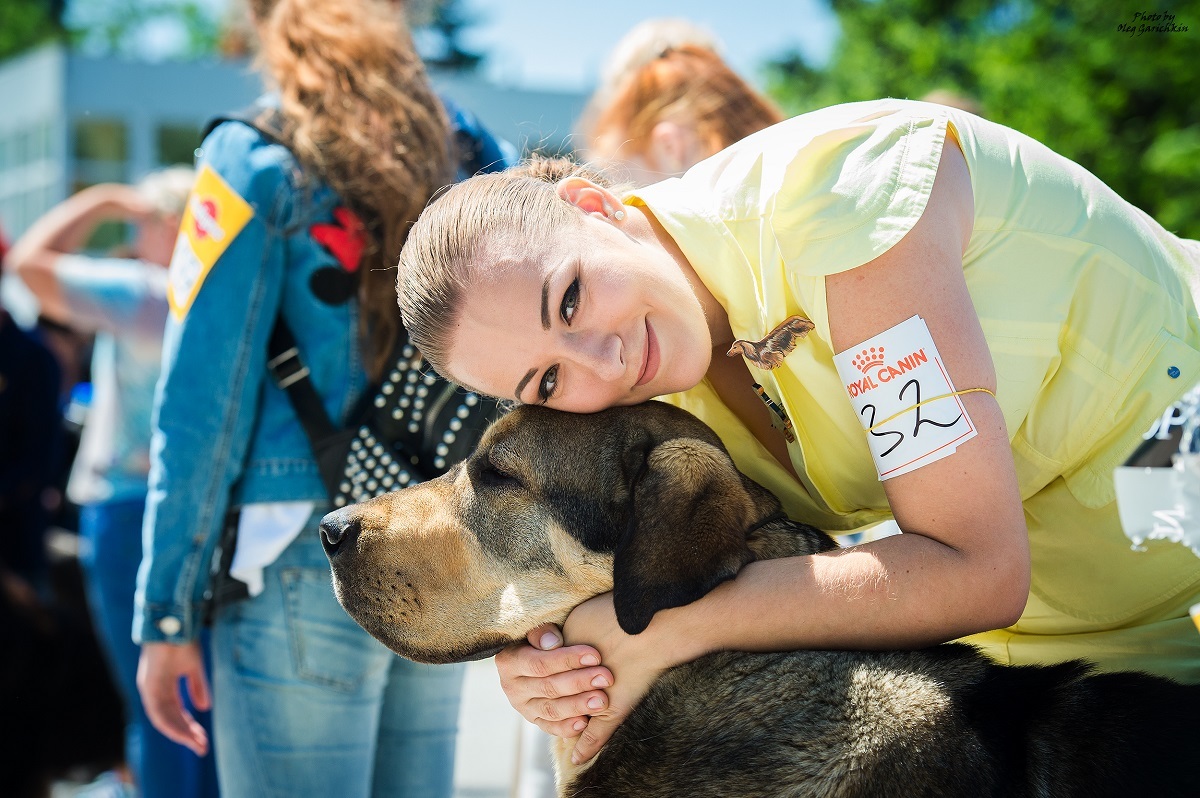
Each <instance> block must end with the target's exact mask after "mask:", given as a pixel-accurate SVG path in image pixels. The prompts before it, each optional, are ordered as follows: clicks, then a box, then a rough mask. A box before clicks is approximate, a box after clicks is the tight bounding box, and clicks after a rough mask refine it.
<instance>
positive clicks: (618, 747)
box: [321, 402, 1200, 798]
mask: <svg viewBox="0 0 1200 798" xmlns="http://www.w3.org/2000/svg"><path fill="white" fill-rule="evenodd" d="M779 511H780V504H779V501H778V499H777V498H776V497H775V496H773V495H772V494H770V493H769V492H768V491H766V490H765V489H764V488H762V487H761V486H759V485H757V484H756V483H754V482H752V481H751V480H749V479H748V478H747V477H745V476H744V475H742V474H741V473H740V472H738V471H737V469H736V468H735V467H734V465H733V462H732V461H731V460H730V458H729V456H728V454H727V453H726V451H725V449H724V448H723V447H722V445H721V442H720V440H719V439H718V438H717V437H716V435H715V434H714V433H713V432H712V430H710V429H709V428H708V427H707V426H705V425H704V424H702V423H700V422H699V421H698V420H697V419H695V418H694V417H693V416H691V415H689V414H687V413H685V412H683V411H680V410H677V409H675V408H673V407H670V406H667V405H665V404H661V403H658V402H651V403H649V404H645V405H641V406H638V407H630V408H617V409H613V410H608V411H605V412H603V413H597V414H594V415H586V416H580V415H567V414H563V413H558V412H555V411H551V410H545V409H542V408H536V407H527V406H526V407H519V408H517V409H516V410H514V411H513V412H511V413H509V414H508V415H507V416H505V417H504V418H502V419H500V420H499V421H497V422H496V423H495V424H494V425H493V426H492V428H491V429H490V430H489V431H488V432H487V434H486V435H485V436H484V437H483V439H482V441H481V442H480V444H479V447H478V448H477V449H476V451H475V452H474V454H473V455H471V457H470V458H468V459H467V460H466V461H465V462H463V463H461V464H460V465H458V466H456V467H455V468H454V469H453V470H452V471H450V472H449V473H447V474H446V475H445V476H443V477H441V478H440V479H436V480H434V481H432V482H427V483H425V484H422V485H418V486H415V487H411V488H408V489H406V490H402V491H399V492H396V493H391V494H388V495H386V496H382V497H380V498H377V499H373V500H372V501H369V502H366V503H364V504H361V505H357V506H353V507H349V508H346V509H343V510H339V511H337V512H335V513H331V514H330V515H328V516H326V517H325V519H324V521H323V522H322V525H321V526H322V537H323V540H324V544H325V548H326V551H327V553H328V554H329V559H330V562H331V563H332V565H333V576H334V588H335V590H336V592H337V596H338V599H339V601H341V603H342V606H343V607H345V609H346V610H347V612H349V613H350V615H351V616H353V617H354V619H355V620H356V621H358V623H359V624H361V625H362V626H363V627H364V628H365V629H366V630H367V631H369V632H370V633H371V634H372V635H374V636H375V637H377V638H378V639H379V640H381V641H383V642H384V643H385V644H386V645H388V646H389V647H390V648H391V649H392V650H393V651H395V652H397V653H399V654H401V655H402V656H405V657H408V658H410V659H413V660H417V661H420V662H452V661H459V660H466V659H472V658H479V657H485V656H488V655H491V654H494V653H495V652H496V651H498V650H499V649H500V648H501V647H503V646H506V645H508V644H510V643H512V642H514V641H520V640H524V639H525V634H526V632H527V631H528V630H529V629H531V628H533V627H534V626H536V625H538V624H541V623H546V622H552V623H559V624H561V623H562V622H563V620H564V619H565V618H566V617H567V614H568V613H569V612H570V611H571V609H572V608H573V607H575V606H576V605H577V604H579V603H581V602H582V601H584V600H586V599H588V598H591V597H592V596H594V595H597V594H599V593H602V592H605V591H607V590H610V589H611V590H612V591H613V600H614V603H615V605H616V610H617V617H618V620H619V622H620V623H621V626H622V628H623V629H625V631H627V632H629V633H637V632H640V631H642V630H643V629H645V627H646V625H647V624H648V623H649V622H650V619H651V617H652V616H653V615H654V613H655V612H656V611H658V610H660V609H665V608H668V607H674V606H679V605H682V604H686V603H688V602H691V601H694V600H695V599H697V598H699V597H700V596H702V595H704V594H705V593H706V592H707V591H709V590H711V589H712V588H713V587H714V586H716V585H717V584H719V583H720V582H722V581H723V580H726V579H730V578H732V577H734V576H735V575H736V574H737V572H738V569H739V568H741V567H742V566H743V565H745V564H746V563H748V562H750V561H752V560H755V559H763V558H771V557H786V556H791V555H797V554H811V553H814V552H819V551H824V550H828V549H831V548H834V543H833V542H832V541H831V540H830V538H829V537H828V536H826V535H825V534H823V533H821V532H819V531H817V530H816V529H813V528H812V527H809V526H806V525H804V524H799V523H795V522H793V521H790V520H788V519H787V518H785V517H782V515H781V513H780V512H779ZM569 754H570V744H569V743H563V742H560V743H559V744H558V751H557V760H558V761H557V766H558V787H559V792H560V795H562V796H579V797H580V798H584V797H585V796H586V797H588V798H590V797H591V796H597V798H599V797H601V796H603V797H608V796H631V797H633V796H636V797H637V798H657V797H658V796H688V798H703V797H704V796H711V797H712V798H734V797H735V796H742V797H744V798H751V797H757V796H762V798H779V797H780V796H870V798H887V797H888V796H896V797H897V798H911V796H970V798H978V796H1055V797H1056V798H1057V797H1059V796H1141V795H1148V796H1156V798H1158V797H1160V796H1168V795H1171V796H1184V795H1187V796H1196V795H1200V687H1185V686H1181V685H1179V684H1177V683H1175V682H1171V681H1168V680H1165V679H1161V678H1156V677H1151V676H1147V675H1145V674H1137V673H1119V674H1097V673H1093V672H1092V670H1091V669H1090V668H1089V666H1088V665H1086V664H1083V663H1079V662H1072V663H1066V664H1062V665H1056V666H1050V667H1002V666H998V665H995V664H993V663H992V662H991V661H989V660H987V659H986V658H984V657H983V656H982V655H980V654H979V653H978V652H977V651H976V650H975V649H973V648H971V647H969V646H965V645H961V644H946V645H941V646H935V647H933V648H928V649H924V650H920V651H892V652H851V651H795V652H790V653H782V654H748V653H739V652H725V653H718V654H712V655H709V656H706V657H703V658H701V659H699V660H697V661H696V662H693V663H691V664H688V665H682V666H679V667H676V668H673V669H671V670H669V671H667V672H666V673H665V674H664V675H663V676H662V677H661V678H660V679H659V680H658V682H656V683H655V685H654V686H653V688H652V689H651V690H650V692H649V694H648V695H647V696H646V697H645V698H644V699H643V700H642V702H641V703H640V704H639V705H638V706H637V708H636V709H635V710H634V711H633V712H632V714H631V715H630V717H629V718H628V719H627V720H626V721H625V723H623V724H622V725H621V727H620V728H619V729H618V730H617V732H616V734H615V735H614V736H613V737H612V739H611V740H610V741H609V742H608V744H607V745H605V746H604V748H603V749H602V750H601V751H600V753H599V754H598V755H597V756H596V757H595V759H594V760H593V761H592V762H591V763H590V764H587V765H584V766H582V767H577V766H573V765H571V764H570V759H569Z"/></svg>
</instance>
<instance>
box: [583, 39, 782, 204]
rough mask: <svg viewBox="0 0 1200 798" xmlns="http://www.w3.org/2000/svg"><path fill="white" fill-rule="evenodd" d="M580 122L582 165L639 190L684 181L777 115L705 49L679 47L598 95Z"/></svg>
mask: <svg viewBox="0 0 1200 798" xmlns="http://www.w3.org/2000/svg"><path fill="white" fill-rule="evenodd" d="M584 119H585V123H584V124H583V125H582V126H581V130H580V138H581V139H582V140H583V141H585V142H587V154H588V157H589V158H592V159H595V160H597V161H600V162H603V163H610V164H613V165H614V166H617V165H619V166H622V167H624V168H625V169H626V170H627V176H628V178H629V179H630V180H631V181H632V182H634V183H637V184H638V185H645V184H646V183H653V182H657V181H659V180H662V179H664V178H667V177H674V176H676V175H680V174H682V173H683V172H684V171H685V170H686V169H688V168H689V167H691V166H692V165H693V164H696V163H697V162H699V161H702V160H704V159H705V158H707V157H709V156H710V155H713V154H714V153H716V152H719V151H721V150H723V149H725V148H726V147H728V146H729V145H730V144H733V143H734V142H736V141H740V140H741V139H743V138H745V137H746V136H748V135H750V134H751V133H755V132H757V131H759V130H762V129H763V128H765V127H770V126H771V125H773V124H775V123H776V122H779V121H780V120H782V119H783V115H782V114H781V113H780V112H779V110H778V109H776V108H775V106H774V105H772V104H771V103H770V101H768V100H767V99H766V98H765V97H763V96H762V95H760V94H759V93H758V92H756V91H755V90H754V89H753V88H752V87H751V86H750V85H749V84H747V83H746V81H744V80H742V79H741V78H740V77H739V76H738V75H737V73H735V72H734V71H733V70H732V69H730V68H729V66H728V65H726V63H725V62H724V61H723V60H721V57H720V56H719V55H717V54H716V53H715V52H714V51H713V50H712V49H711V48H709V47H705V46H702V45H698V44H680V45H676V46H672V47H667V48H665V49H663V50H662V51H661V52H660V53H657V54H656V55H655V56H654V57H652V58H650V59H648V60H646V61H645V62H644V63H641V64H638V65H636V66H634V67H631V68H630V69H629V73H628V74H627V75H625V76H624V77H623V78H622V79H620V80H619V81H617V82H616V84H615V85H614V86H613V87H611V88H609V89H607V90H605V91H603V92H597V97H596V98H594V99H593V100H592V102H591V104H590V108H589V110H588V112H587V113H586V114H585V116H584Z"/></svg>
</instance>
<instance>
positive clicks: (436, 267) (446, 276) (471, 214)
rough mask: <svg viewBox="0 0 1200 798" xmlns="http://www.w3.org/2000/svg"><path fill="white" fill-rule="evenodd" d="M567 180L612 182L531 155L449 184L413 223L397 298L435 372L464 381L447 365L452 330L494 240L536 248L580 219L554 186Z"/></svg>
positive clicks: (584, 168) (560, 161) (573, 165)
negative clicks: (530, 157) (500, 169)
mask: <svg viewBox="0 0 1200 798" xmlns="http://www.w3.org/2000/svg"><path fill="white" fill-rule="evenodd" d="M568 177H583V178H586V179H588V180H591V181H592V182H593V183H596V184H598V185H602V186H608V185H610V181H609V180H608V178H607V176H606V175H605V174H604V173H603V172H600V171H598V170H596V169H593V168H591V167H588V166H584V165H582V164H578V163H576V162H574V161H571V160H569V159H566V158H546V157H541V156H534V157H533V158H532V159H530V160H528V161H525V162H523V163H521V164H518V165H517V166H514V167H512V168H510V169H507V170H505V171H503V172H495V173H492V174H483V175H477V176H475V177H472V178H470V179H468V180H464V181H463V182H461V183H458V184H456V185H454V186H451V187H450V188H449V189H447V190H446V191H445V192H444V193H442V194H440V195H438V196H437V197H436V198H435V199H434V200H433V202H432V203H430V205H429V207H427V208H426V209H425V211H424V213H422V214H421V216H420V218H418V219H417V221H416V224H414V225H413V226H412V229H411V230H410V231H409V234H408V240H407V241H406V242H405V244H404V249H403V250H402V251H401V253H400V266H399V273H398V274H397V277H396V295H397V297H398V299H399V304H400V312H401V315H402V316H403V318H404V326H405V328H406V329H407V330H408V335H409V340H411V341H412V343H413V345H414V346H416V347H417V348H418V349H419V350H421V354H422V355H424V356H425V359H426V360H428V361H429V364H430V365H431V366H433V368H434V369H435V370H436V371H437V372H438V373H439V374H442V375H443V376H446V377H449V378H450V379H454V380H456V381H458V382H462V380H461V379H459V378H457V377H456V375H455V374H454V370H453V368H452V367H451V366H450V364H449V363H448V362H447V356H448V354H449V350H450V346H451V344H452V343H453V341H452V334H453V330H454V328H455V326H456V324H457V321H458V314H459V313H460V312H461V304H462V298H463V295H464V294H465V293H466V292H467V291H469V290H470V289H471V286H472V281H473V279H474V277H475V275H476V274H477V271H478V268H479V266H480V264H481V263H484V262H486V261H487V259H489V258H490V257H491V256H492V254H493V253H494V252H495V249H496V244H498V243H504V242H513V243H515V244H517V245H518V246H519V248H520V250H521V251H524V252H534V251H537V249H538V247H539V246H542V245H544V244H545V243H547V242H548V241H549V240H550V239H551V238H552V237H555V236H557V235H560V234H562V231H563V230H564V229H566V230H569V229H571V228H572V226H574V225H577V224H580V223H581V222H582V219H583V215H582V214H581V213H580V212H579V211H578V210H577V209H576V208H575V207H574V206H572V205H571V204H570V203H568V202H567V201H565V200H563V199H562V198H561V197H559V196H558V194H557V192H556V190H555V186H556V184H557V183H558V182H560V181H562V180H564V179H566V178H568Z"/></svg>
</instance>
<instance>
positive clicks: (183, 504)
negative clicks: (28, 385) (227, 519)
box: [133, 122, 292, 643]
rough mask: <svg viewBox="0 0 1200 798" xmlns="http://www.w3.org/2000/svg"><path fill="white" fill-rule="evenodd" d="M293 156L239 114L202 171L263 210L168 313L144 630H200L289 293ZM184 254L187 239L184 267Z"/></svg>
mask: <svg viewBox="0 0 1200 798" xmlns="http://www.w3.org/2000/svg"><path fill="white" fill-rule="evenodd" d="M291 163H292V161H291V155H290V154H289V153H288V152H287V150H286V149H284V148H283V147H281V146H279V145H275V144H271V143H269V142H267V141H265V140H264V139H263V138H262V137H261V136H260V135H259V134H258V133H257V132H256V131H254V130H253V129H251V128H249V127H246V126H245V125H242V124H240V123H236V122H227V123H225V124H222V125H221V126H219V127H218V128H216V130H214V131H213V132H212V133H211V134H210V135H209V136H208V138H206V139H205V141H204V144H203V147H202V154H201V158H200V161H199V163H198V164H197V168H198V171H200V172H201V173H202V172H203V170H204V168H205V167H209V168H211V170H212V171H213V172H215V173H216V174H217V175H218V176H219V177H220V178H221V180H223V181H224V183H225V184H226V186H228V188H229V189H230V190H231V191H232V192H233V193H235V194H237V195H238V196H239V197H241V198H242V199H243V200H244V201H245V202H246V203H248V205H249V207H250V208H251V209H252V210H253V217H252V218H250V220H249V221H248V222H247V223H246V224H245V226H244V227H242V229H241V230H240V231H237V232H236V235H235V236H234V237H233V238H232V240H231V241H230V242H229V243H228V244H227V246H226V248H225V249H224V250H223V251H222V252H221V254H220V256H219V257H218V258H217V259H216V261H215V262H214V263H213V264H212V266H211V268H210V269H209V270H208V271H207V273H206V274H204V275H203V276H202V277H201V280H200V282H199V287H198V289H196V290H195V292H194V294H192V296H193V297H194V298H193V299H192V302H191V305H190V307H188V308H187V309H186V313H184V314H182V315H181V316H180V315H179V313H178V311H175V312H172V313H171V315H170V317H169V318H168V321H167V327H166V332H165V336H164V341H163V371H162V375H161V377H160V378H159V383H158V387H157V391H156V395H155V410H154V422H153V423H154V428H153V433H152V439H151V468H150V479H149V495H148V497H147V503H146V515H145V521H144V525H143V552H144V554H143V560H142V565H141V569H140V571H139V574H138V586H137V597H136V606H135V613H134V629H133V632H134V639H136V640H139V641H141V642H157V641H165V642H175V643H179V642H184V641H188V640H191V639H193V638H195V637H196V635H197V633H198V631H199V626H200V625H201V623H202V621H203V619H202V618H201V617H200V610H201V607H202V600H203V597H204V593H205V590H206V589H207V587H208V583H209V576H210V563H211V560H212V555H213V551H214V549H215V547H216V544H217V541H218V539H219V537H220V532H221V528H222V525H223V519H224V516H225V513H226V511H227V509H228V505H229V496H230V490H231V488H232V486H233V485H234V484H235V483H236V481H237V480H238V477H239V476H240V475H241V473H242V469H243V465H244V462H245V459H246V455H247V447H248V445H249V442H250V439H251V434H252V431H253V427H254V423H255V419H256V415H257V410H258V407H259V404H260V402H261V399H262V390H263V386H264V382H265V378H266V368H265V362H266V358H267V339H268V337H269V335H270V330H271V327H272V325H273V323H274V320H275V316H276V314H277V312H278V308H279V303H280V297H281V294H282V285H283V273H284V256H283V252H284V236H283V232H282V225H283V224H284V222H283V221H282V220H284V219H285V215H286V213H287V207H288V204H289V202H290V197H291V194H292V191H291V181H290V175H291V173H292V169H291V166H290V164H291ZM191 201H192V202H196V201H198V200H197V199H196V196H195V195H194V196H193V199H192V200H191ZM223 232H224V231H222V230H220V229H217V230H215V233H214V231H213V230H211V229H210V230H208V231H207V234H209V235H214V234H223ZM180 259H181V255H180V251H179V249H177V250H176V255H175V257H174V258H173V260H172V265H171V268H172V272H173V273H174V271H175V270H176V269H177V268H179V267H180V265H181V264H180V263H179V261H180ZM193 265H194V264H193ZM173 286H174V283H173Z"/></svg>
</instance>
